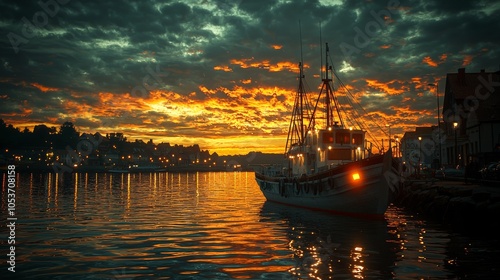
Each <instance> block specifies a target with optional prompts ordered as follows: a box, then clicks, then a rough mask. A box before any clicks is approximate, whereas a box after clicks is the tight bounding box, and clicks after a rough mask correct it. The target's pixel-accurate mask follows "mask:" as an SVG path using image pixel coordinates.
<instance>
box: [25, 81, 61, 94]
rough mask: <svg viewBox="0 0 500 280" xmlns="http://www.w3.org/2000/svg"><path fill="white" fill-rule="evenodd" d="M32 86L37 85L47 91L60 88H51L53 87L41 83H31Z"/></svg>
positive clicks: (41, 89)
mask: <svg viewBox="0 0 500 280" xmlns="http://www.w3.org/2000/svg"><path fill="white" fill-rule="evenodd" d="M31 85H32V86H34V87H36V88H37V89H39V90H40V91H42V92H47V91H57V90H59V89H58V88H51V87H46V86H44V85H41V84H39V83H31Z"/></svg>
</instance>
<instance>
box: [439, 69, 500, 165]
mask: <svg viewBox="0 0 500 280" xmlns="http://www.w3.org/2000/svg"><path fill="white" fill-rule="evenodd" d="M442 117H443V122H444V127H443V126H442V128H444V137H443V140H442V141H443V142H442V159H443V164H448V165H453V166H457V165H458V166H464V165H466V164H467V163H468V162H470V161H471V160H478V161H479V163H480V164H487V163H489V162H490V161H498V160H499V159H500V157H499V148H500V71H498V72H485V70H481V71H480V72H479V73H466V72H465V68H460V69H458V72H457V73H448V74H447V75H446V88H445V96H444V104H443V115H442Z"/></svg>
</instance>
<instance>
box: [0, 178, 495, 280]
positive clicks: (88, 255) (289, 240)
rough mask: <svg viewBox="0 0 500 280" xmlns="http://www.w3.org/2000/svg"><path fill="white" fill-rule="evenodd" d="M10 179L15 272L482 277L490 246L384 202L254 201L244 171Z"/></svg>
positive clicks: (254, 190) (491, 258) (256, 195)
mask: <svg viewBox="0 0 500 280" xmlns="http://www.w3.org/2000/svg"><path fill="white" fill-rule="evenodd" d="M18 181H19V182H20V183H19V186H18V189H17V199H18V200H17V217H18V224H17V225H18V227H17V229H16V230H17V231H16V246H17V250H18V251H17V260H16V261H17V263H16V270H17V271H18V272H16V276H17V279H26V278H32V279H67V278H71V279H78V278H80V279H82V278H83V279H155V278H161V279H207V278H217V279H225V278H226V279H228V278H232V279H234V278H247V279H370V278H371V279H388V278H395V279H405V278H406V279H415V278H442V279H447V278H450V277H451V278H453V277H465V276H467V277H471V276H472V277H474V276H480V277H482V276H486V277H489V276H492V275H495V272H496V271H495V269H496V266H495V265H494V263H495V261H498V257H497V255H498V253H499V251H500V250H499V249H498V248H499V246H498V242H497V241H495V240H478V239H471V238H467V237H464V236H462V235H460V234H457V233H453V232H450V231H448V230H447V229H446V228H443V227H441V226H438V225H435V224H432V223H427V222H424V221H422V220H420V219H418V218H414V217H412V216H410V215H408V214H406V213H405V212H404V211H402V210H401V209H398V208H395V207H390V208H389V210H388V212H387V213H386V219H385V220H364V219H357V218H350V217H341V216H333V215H328V214H324V213H318V212H312V211H305V210H301V209H297V208H291V207H286V206H281V205H277V204H274V203H269V202H265V199H264V197H263V196H262V195H261V193H260V191H259V189H258V186H257V184H256V183H255V181H254V174H253V173H251V172H248V173H247V172H225V173H224V172H221V173H211V172H203V173H142V174H141V173H138V174H62V175H58V174H22V175H19V176H18ZM5 182H6V178H5V176H3V184H2V198H3V199H2V202H1V203H2V212H3V213H5V209H6V208H7V206H6V205H5V202H6V195H5V188H6V184H5ZM3 227H5V226H4V225H3ZM2 231H3V230H2ZM4 240H5V239H4ZM4 240H2V242H4ZM2 244H4V243H2ZM478 258H479V259H480V260H481V261H478Z"/></svg>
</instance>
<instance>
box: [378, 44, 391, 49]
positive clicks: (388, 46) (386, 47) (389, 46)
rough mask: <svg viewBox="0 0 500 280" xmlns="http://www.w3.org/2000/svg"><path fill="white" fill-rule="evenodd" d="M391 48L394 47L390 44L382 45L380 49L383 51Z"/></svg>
mask: <svg viewBox="0 0 500 280" xmlns="http://www.w3.org/2000/svg"><path fill="white" fill-rule="evenodd" d="M391 47H392V45H391V44H388V45H382V46H380V48H381V49H389V48H391Z"/></svg>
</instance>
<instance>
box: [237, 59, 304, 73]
mask: <svg viewBox="0 0 500 280" xmlns="http://www.w3.org/2000/svg"><path fill="white" fill-rule="evenodd" d="M231 64H235V65H239V66H240V67H241V68H243V69H246V68H262V69H267V70H268V71H269V72H279V71H285V70H288V71H290V72H296V73H298V72H299V65H298V64H297V63H294V62H289V61H281V62H278V63H275V64H272V63H271V62H270V61H269V60H262V61H254V58H253V57H252V58H243V59H232V60H231ZM304 68H309V66H308V65H307V64H304Z"/></svg>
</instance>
